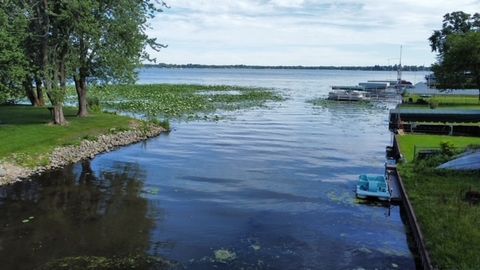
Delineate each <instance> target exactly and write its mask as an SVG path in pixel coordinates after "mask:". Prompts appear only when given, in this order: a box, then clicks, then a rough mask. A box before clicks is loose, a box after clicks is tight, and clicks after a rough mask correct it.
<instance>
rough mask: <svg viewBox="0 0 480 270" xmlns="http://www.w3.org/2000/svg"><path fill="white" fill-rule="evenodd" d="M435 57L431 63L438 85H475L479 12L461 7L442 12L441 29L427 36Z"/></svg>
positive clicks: (479, 78)
mask: <svg viewBox="0 0 480 270" xmlns="http://www.w3.org/2000/svg"><path fill="white" fill-rule="evenodd" d="M429 40H430V46H431V48H432V51H436V52H438V61H437V63H435V64H434V65H433V66H432V70H433V71H434V73H435V76H436V78H437V82H438V84H437V87H438V88H440V89H455V88H473V89H479V99H480V14H478V13H475V14H474V15H470V14H467V13H464V12H462V11H457V12H452V13H448V14H445V16H444V20H443V25H442V29H441V30H436V31H434V32H433V34H432V36H431V37H430V38H429Z"/></svg>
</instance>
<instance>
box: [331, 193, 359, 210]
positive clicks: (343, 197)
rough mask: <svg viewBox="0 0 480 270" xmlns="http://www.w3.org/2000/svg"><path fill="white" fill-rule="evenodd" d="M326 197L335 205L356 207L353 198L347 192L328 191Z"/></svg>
mask: <svg viewBox="0 0 480 270" xmlns="http://www.w3.org/2000/svg"><path fill="white" fill-rule="evenodd" d="M327 197H328V198H329V199H330V200H331V201H332V202H334V203H336V204H345V205H350V206H355V205H356V204H355V197H354V196H353V195H352V193H349V192H342V193H336V192H335V191H329V192H328V193H327Z"/></svg>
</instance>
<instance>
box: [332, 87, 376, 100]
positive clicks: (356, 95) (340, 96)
mask: <svg viewBox="0 0 480 270" xmlns="http://www.w3.org/2000/svg"><path fill="white" fill-rule="evenodd" d="M328 99H329V100H339V101H364V100H368V97H367V96H366V95H365V94H364V92H362V91H357V90H349V89H334V90H333V91H331V92H329V93H328Z"/></svg>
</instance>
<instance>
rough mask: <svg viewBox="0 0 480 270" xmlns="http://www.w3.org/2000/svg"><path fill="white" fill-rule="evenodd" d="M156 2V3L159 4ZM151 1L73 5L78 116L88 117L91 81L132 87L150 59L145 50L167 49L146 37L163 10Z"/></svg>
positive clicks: (82, 0)
mask: <svg viewBox="0 0 480 270" xmlns="http://www.w3.org/2000/svg"><path fill="white" fill-rule="evenodd" d="M155 2H156V1H155ZM160 5H161V6H160V7H156V5H155V4H154V2H153V1H151V0H135V1H131V0H117V1H111V0H73V1H70V9H69V10H70V11H71V14H70V16H71V18H72V19H73V21H74V28H73V33H72V38H71V47H72V53H71V54H70V59H69V63H70V64H71V71H72V76H73V79H74V82H75V88H76V91H77V96H78V114H77V115H78V116H81V117H82V116H86V115H87V114H88V109H87V92H88V81H87V79H89V78H90V80H91V81H95V82H97V83H109V82H115V83H130V82H133V81H134V80H135V78H136V73H135V69H136V68H137V67H138V66H139V65H140V63H141V60H142V59H145V58H147V59H148V58H149V56H148V54H146V53H145V50H144V49H145V47H146V46H150V47H152V48H153V49H155V50H158V49H159V48H161V47H164V46H163V45H161V44H158V43H157V42H156V40H155V39H150V38H148V36H147V35H146V33H145V30H146V28H147V27H148V24H147V21H148V19H149V18H153V17H154V16H155V14H156V13H157V12H161V11H162V10H161V7H166V4H165V3H163V2H160Z"/></svg>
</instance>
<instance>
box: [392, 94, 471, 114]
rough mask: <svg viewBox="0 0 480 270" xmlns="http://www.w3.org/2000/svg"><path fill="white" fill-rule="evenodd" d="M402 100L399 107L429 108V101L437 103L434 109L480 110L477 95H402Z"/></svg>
mask: <svg viewBox="0 0 480 270" xmlns="http://www.w3.org/2000/svg"><path fill="white" fill-rule="evenodd" d="M475 91H476V90H475ZM403 101H404V102H405V103H403V104H401V105H400V108H408V109H430V106H429V103H436V104H438V107H437V108H436V109H462V110H480V101H479V99H478V96H461V95H455V96H432V97H427V98H422V97H420V96H419V95H406V96H405V97H403ZM421 103H425V104H421Z"/></svg>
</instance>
